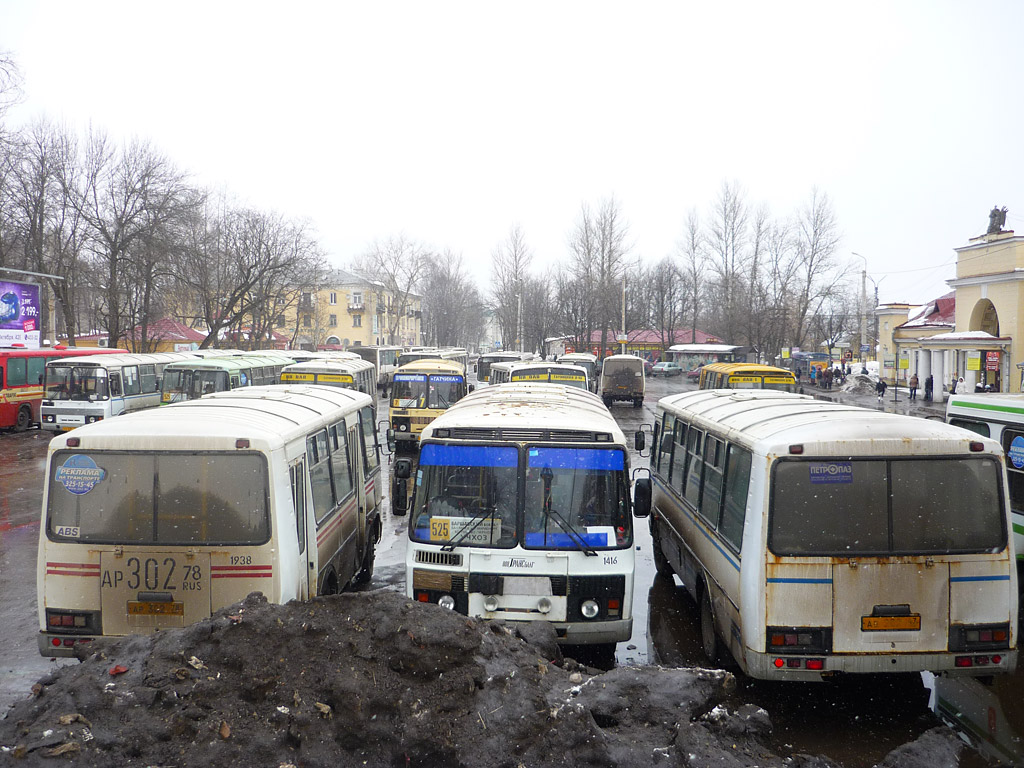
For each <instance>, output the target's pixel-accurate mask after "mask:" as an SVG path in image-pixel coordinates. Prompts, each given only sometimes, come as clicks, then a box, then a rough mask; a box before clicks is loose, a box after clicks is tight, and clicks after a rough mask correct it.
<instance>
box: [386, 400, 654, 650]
mask: <svg viewBox="0 0 1024 768" xmlns="http://www.w3.org/2000/svg"><path fill="white" fill-rule="evenodd" d="M410 468H411V459H400V460H398V461H396V469H395V473H396V475H397V476H398V477H399V478H400V479H401V478H403V477H404V476H407V475H408V474H409V470H410ZM645 484H646V485H645ZM637 485H638V488H645V490H646V493H644V492H642V491H637V500H636V502H635V507H634V504H633V503H632V502H631V500H630V472H629V450H628V447H627V445H626V440H625V437H624V436H623V434H622V431H621V430H620V429H619V427H618V425H617V424H616V423H615V420H614V419H613V418H612V416H611V414H610V413H609V412H608V409H607V408H605V407H604V405H603V404H602V403H601V401H600V399H599V398H597V397H595V396H594V395H592V394H590V393H589V392H583V391H581V390H578V389H569V388H566V387H562V386H557V385H553V384H504V385H501V386H496V387H487V388H485V389H483V390H481V391H479V392H476V393H475V394H472V395H468V396H466V397H464V398H463V399H462V400H460V401H459V402H458V403H456V404H455V405H453V406H452V407H451V408H449V409H448V410H447V411H445V412H444V413H443V414H441V415H439V416H438V417H437V418H436V419H435V420H434V421H433V422H432V423H430V424H429V425H427V426H426V427H424V429H423V433H422V435H421V438H420V445H419V454H418V467H417V471H416V480H415V484H414V491H413V495H412V499H411V504H409V505H408V506H409V507H410V508H411V514H410V517H409V545H408V549H407V556H406V593H407V594H408V596H409V597H411V598H413V599H414V600H417V601H420V602H430V603H438V604H439V605H441V606H444V607H447V608H451V609H453V610H456V611H458V612H459V613H464V614H466V615H468V616H476V617H482V618H488V619H504V620H507V621H548V622H551V623H552V624H553V625H554V628H555V632H556V634H557V637H558V640H559V641H560V642H562V643H566V644H573V645H575V644H587V645H594V646H599V647H598V648H597V649H595V650H596V651H597V652H598V653H602V654H605V655H606V656H611V655H613V654H614V648H615V643H617V642H620V641H622V640H626V639H628V638H629V636H630V633H631V631H632V624H633V619H632V610H633V567H634V560H633V557H634V553H633V524H632V515H633V514H636V515H637V516H643V515H645V514H647V511H648V510H649V508H650V494H649V491H650V481H649V480H646V479H645V480H639V481H637ZM404 487H405V486H404V484H401V483H400V484H399V485H398V486H397V489H398V490H397V492H396V494H395V496H396V497H397V498H393V508H394V511H395V514H405V508H406V506H407V505H406V503H405V501H406V500H405V498H404V496H405V492H404ZM645 500H646V501H645Z"/></svg>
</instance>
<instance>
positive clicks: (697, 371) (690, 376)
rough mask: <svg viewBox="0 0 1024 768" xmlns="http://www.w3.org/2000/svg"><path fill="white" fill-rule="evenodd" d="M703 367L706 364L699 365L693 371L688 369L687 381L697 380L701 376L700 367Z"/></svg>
mask: <svg viewBox="0 0 1024 768" xmlns="http://www.w3.org/2000/svg"><path fill="white" fill-rule="evenodd" d="M703 367H704V366H702V365H699V366H697V367H696V368H694V369H693V370H692V371H687V372H686V379H687V381H697V380H698V379H699V378H700V369H701V368H703Z"/></svg>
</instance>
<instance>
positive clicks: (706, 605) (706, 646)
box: [700, 584, 721, 664]
mask: <svg viewBox="0 0 1024 768" xmlns="http://www.w3.org/2000/svg"><path fill="white" fill-rule="evenodd" d="M700 644H701V648H703V650H704V655H705V656H707V657H708V661H710V662H711V663H712V664H717V663H718V657H719V652H720V650H721V648H720V644H719V642H718V633H717V632H716V631H715V613H714V610H713V609H712V607H711V593H710V590H708V586H707V584H702V585H701V590H700Z"/></svg>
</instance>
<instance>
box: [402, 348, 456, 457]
mask: <svg viewBox="0 0 1024 768" xmlns="http://www.w3.org/2000/svg"><path fill="white" fill-rule="evenodd" d="M471 390H472V388H467V386H466V373H465V369H464V368H463V366H462V363H460V362H458V361H454V360H438V359H436V358H431V359H425V360H417V361H415V362H412V363H407V364H405V365H400V366H398V368H396V369H395V374H394V376H393V377H392V380H391V403H390V413H389V421H390V422H391V428H390V429H389V430H388V444H389V446H394V449H395V450H396V451H400V452H403V451H415V450H416V445H417V442H418V441H419V437H420V432H422V431H423V427H425V426H426V425H427V424H429V423H430V422H432V421H433V420H434V419H436V418H437V417H438V416H440V415H441V414H442V413H444V412H445V411H446V410H447V409H448V408H450V407H451V406H452V405H454V404H455V403H457V402H458V401H459V400H461V399H462V398H463V397H465V396H466V394H467V393H468V392H469V391H471Z"/></svg>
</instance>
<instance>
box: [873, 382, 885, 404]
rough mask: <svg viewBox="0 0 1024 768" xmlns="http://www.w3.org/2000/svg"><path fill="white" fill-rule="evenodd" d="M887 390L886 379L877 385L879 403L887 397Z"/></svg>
mask: <svg viewBox="0 0 1024 768" xmlns="http://www.w3.org/2000/svg"><path fill="white" fill-rule="evenodd" d="M885 388H886V383H885V379H879V380H878V383H877V384H875V392H877V393H878V402H882V398H883V397H885Z"/></svg>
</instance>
